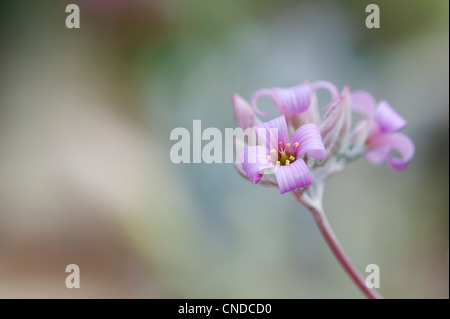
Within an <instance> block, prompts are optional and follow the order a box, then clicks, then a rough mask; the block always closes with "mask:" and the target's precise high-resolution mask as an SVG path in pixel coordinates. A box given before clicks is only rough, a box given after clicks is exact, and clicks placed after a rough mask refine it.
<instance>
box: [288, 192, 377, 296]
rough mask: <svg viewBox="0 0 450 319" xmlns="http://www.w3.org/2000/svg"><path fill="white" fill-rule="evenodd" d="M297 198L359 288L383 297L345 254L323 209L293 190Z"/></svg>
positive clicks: (369, 293) (365, 292)
mask: <svg viewBox="0 0 450 319" xmlns="http://www.w3.org/2000/svg"><path fill="white" fill-rule="evenodd" d="M292 193H293V194H294V196H295V197H296V198H297V200H298V201H299V202H300V203H302V204H304V205H305V206H306V207H307V208H308V209H309V210H310V211H311V212H312V214H313V215H314V218H315V219H316V223H317V225H318V226H319V229H320V231H321V232H322V235H323V237H324V238H325V241H326V242H327V244H328V246H329V247H330V249H331V251H332V252H333V254H334V256H335V257H336V259H337V260H338V261H339V263H340V264H341V266H342V267H343V268H344V270H345V271H346V272H347V274H348V275H349V276H350V278H351V279H352V280H353V282H354V283H355V284H356V286H358V288H359V289H360V290H361V291H362V292H363V293H364V294H365V295H366V296H367V297H368V298H371V299H382V298H383V297H382V296H381V295H380V294H379V293H378V291H376V290H375V289H371V288H368V287H367V286H366V284H365V281H364V278H363V277H362V276H361V275H360V274H359V272H358V270H357V269H356V268H355V267H354V266H353V264H352V262H351V261H350V259H349V258H348V256H347V255H346V254H345V252H344V250H343V248H342V247H341V245H340V244H339V241H338V239H337V238H336V235H335V234H334V232H333V230H332V229H331V226H330V224H329V223H328V220H327V217H326V216H325V213H324V212H323V211H322V210H319V209H318V208H316V207H312V206H311V205H306V204H305V203H304V201H303V200H302V198H301V196H300V195H299V194H298V193H297V192H292Z"/></svg>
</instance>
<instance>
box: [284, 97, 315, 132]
mask: <svg viewBox="0 0 450 319" xmlns="http://www.w3.org/2000/svg"><path fill="white" fill-rule="evenodd" d="M287 123H288V129H289V133H292V134H294V132H295V130H296V129H297V128H299V127H300V126H302V125H304V124H307V123H315V124H317V125H319V123H320V114H319V110H318V104H317V94H316V93H315V92H314V93H313V94H312V95H311V105H310V106H309V108H308V109H307V110H306V111H305V112H303V113H299V114H293V115H292V116H290V117H288V118H287Z"/></svg>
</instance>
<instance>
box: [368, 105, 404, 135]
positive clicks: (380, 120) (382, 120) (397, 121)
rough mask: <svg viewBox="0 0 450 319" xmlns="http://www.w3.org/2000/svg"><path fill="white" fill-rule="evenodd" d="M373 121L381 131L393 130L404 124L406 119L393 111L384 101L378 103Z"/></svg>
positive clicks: (399, 128) (400, 127)
mask: <svg viewBox="0 0 450 319" xmlns="http://www.w3.org/2000/svg"><path fill="white" fill-rule="evenodd" d="M375 122H376V123H377V124H378V127H379V128H380V130H381V131H382V132H395V131H398V130H401V129H402V128H404V127H405V126H406V120H405V119H404V118H403V117H401V116H400V115H399V114H398V113H397V112H395V111H394V109H393V108H392V107H391V106H390V105H389V104H388V102H386V101H380V103H378V107H377V110H376V112H375Z"/></svg>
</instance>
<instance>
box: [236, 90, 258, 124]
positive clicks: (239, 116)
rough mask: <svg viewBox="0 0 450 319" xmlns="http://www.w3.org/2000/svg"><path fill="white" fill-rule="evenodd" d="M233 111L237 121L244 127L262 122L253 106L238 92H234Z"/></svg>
mask: <svg viewBox="0 0 450 319" xmlns="http://www.w3.org/2000/svg"><path fill="white" fill-rule="evenodd" d="M232 100H233V112H234V117H235V119H236V122H237V123H238V124H239V126H240V127H242V129H244V130H245V129H246V128H248V127H251V126H253V125H255V124H258V123H260V121H259V120H258V118H257V116H256V114H255V112H253V110H252V108H251V106H250V105H249V104H248V103H247V102H246V101H245V100H244V99H243V98H242V97H240V96H239V95H238V94H233V96H232Z"/></svg>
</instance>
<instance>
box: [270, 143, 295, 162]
mask: <svg viewBox="0 0 450 319" xmlns="http://www.w3.org/2000/svg"><path fill="white" fill-rule="evenodd" d="M290 147H291V143H287V144H286V147H285V148H283V147H282V144H281V142H280V146H279V148H278V152H277V151H276V150H275V149H271V150H270V153H271V154H273V155H275V153H277V160H276V162H275V164H276V165H277V166H287V165H290V164H292V163H294V162H295V159H296V158H295V153H292V152H290V150H289V149H290ZM294 147H295V148H297V147H298V143H295V145H294ZM271 157H272V158H273V157H274V156H271Z"/></svg>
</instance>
